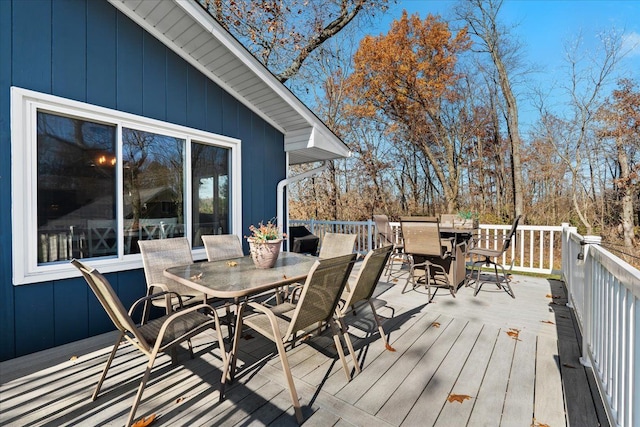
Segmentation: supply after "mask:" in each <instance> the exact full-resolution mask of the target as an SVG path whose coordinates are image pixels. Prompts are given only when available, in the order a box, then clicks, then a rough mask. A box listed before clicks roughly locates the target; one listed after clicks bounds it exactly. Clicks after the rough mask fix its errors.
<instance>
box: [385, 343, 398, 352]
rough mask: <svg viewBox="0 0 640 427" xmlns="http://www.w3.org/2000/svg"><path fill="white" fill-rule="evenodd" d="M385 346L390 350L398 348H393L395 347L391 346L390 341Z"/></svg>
mask: <svg viewBox="0 0 640 427" xmlns="http://www.w3.org/2000/svg"><path fill="white" fill-rule="evenodd" d="M385 347H386V348H387V350H389V351H396V349H395V348H393V347H391V344H389V343H387V344H385Z"/></svg>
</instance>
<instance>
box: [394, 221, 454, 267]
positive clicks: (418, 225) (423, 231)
mask: <svg viewBox="0 0 640 427" xmlns="http://www.w3.org/2000/svg"><path fill="white" fill-rule="evenodd" d="M400 227H401V228H402V238H403V239H404V251H405V252H406V253H408V254H419V255H426V256H438V257H442V256H443V255H444V252H443V246H442V241H441V239H440V225H439V222H438V218H436V217H428V216H409V217H401V218H400Z"/></svg>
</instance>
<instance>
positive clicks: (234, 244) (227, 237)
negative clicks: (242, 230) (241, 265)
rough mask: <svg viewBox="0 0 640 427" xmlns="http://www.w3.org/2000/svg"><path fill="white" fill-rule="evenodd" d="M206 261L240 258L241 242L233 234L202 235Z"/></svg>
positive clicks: (242, 254) (242, 253)
mask: <svg viewBox="0 0 640 427" xmlns="http://www.w3.org/2000/svg"><path fill="white" fill-rule="evenodd" d="M202 243H204V249H205V251H206V252H207V260H208V261H219V260H224V259H232V258H240V257H243V256H244V252H243V251H242V242H240V238H239V237H238V236H236V235H235V234H208V235H203V236H202Z"/></svg>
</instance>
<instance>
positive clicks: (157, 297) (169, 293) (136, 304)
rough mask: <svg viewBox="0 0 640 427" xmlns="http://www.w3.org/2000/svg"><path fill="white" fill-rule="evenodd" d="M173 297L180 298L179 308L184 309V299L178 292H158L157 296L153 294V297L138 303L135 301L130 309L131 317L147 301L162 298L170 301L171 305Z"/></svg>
mask: <svg viewBox="0 0 640 427" xmlns="http://www.w3.org/2000/svg"><path fill="white" fill-rule="evenodd" d="M171 295H173V296H175V297H177V298H178V302H179V304H178V305H179V306H180V308H182V307H183V304H182V297H181V296H180V294H178V293H177V292H172V291H164V292H158V293H157V294H151V295H146V296H144V297H142V298H140V299H138V300H137V301H135V302H134V303H133V304H132V305H131V308H130V309H129V316H131V315H132V314H133V312H134V311H135V309H136V308H137V307H138V306H139V305H140V304H142V303H144V302H147V301H152V300H154V299H159V298H160V297H164V298H168V299H169V304H170V301H171V299H170V298H171V297H170V296H171Z"/></svg>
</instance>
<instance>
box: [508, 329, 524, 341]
mask: <svg viewBox="0 0 640 427" xmlns="http://www.w3.org/2000/svg"><path fill="white" fill-rule="evenodd" d="M507 335H509V336H510V337H511V338H513V339H514V340H516V341H522V340H521V339H520V338H518V337H519V335H520V329H514V328H510V329H509V330H508V331H507Z"/></svg>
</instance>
